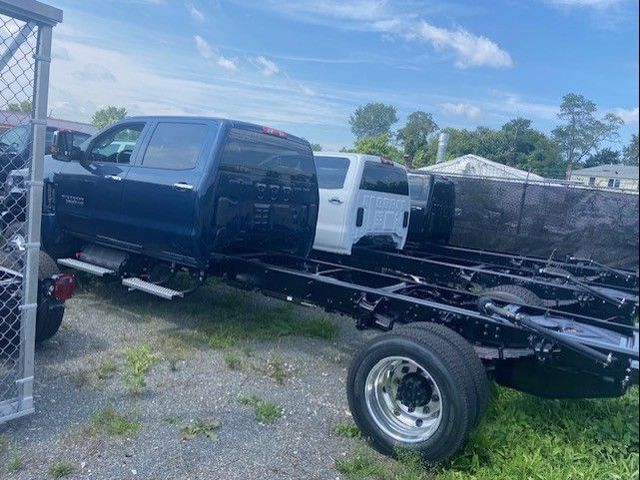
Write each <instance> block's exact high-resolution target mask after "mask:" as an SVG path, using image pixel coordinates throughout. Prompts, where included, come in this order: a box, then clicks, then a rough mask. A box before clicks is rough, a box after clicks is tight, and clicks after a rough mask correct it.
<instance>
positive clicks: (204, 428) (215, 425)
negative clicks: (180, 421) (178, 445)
mask: <svg viewBox="0 0 640 480" xmlns="http://www.w3.org/2000/svg"><path fill="white" fill-rule="evenodd" d="M219 428H220V423H219V422H214V421H204V420H200V419H199V418H197V419H195V420H194V421H192V422H191V423H189V425H187V426H185V427H182V429H181V430H180V432H181V433H182V439H183V440H192V439H194V438H196V437H197V436H198V435H204V436H205V437H207V438H208V439H209V440H211V441H212V442H217V441H218V440H219V438H218V434H217V433H216V431H217V430H218V429H219Z"/></svg>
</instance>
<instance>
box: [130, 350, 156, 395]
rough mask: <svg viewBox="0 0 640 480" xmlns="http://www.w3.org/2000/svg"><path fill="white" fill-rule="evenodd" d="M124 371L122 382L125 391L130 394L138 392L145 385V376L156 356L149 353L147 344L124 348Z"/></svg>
mask: <svg viewBox="0 0 640 480" xmlns="http://www.w3.org/2000/svg"><path fill="white" fill-rule="evenodd" d="M124 353H125V358H126V362H125V373H124V382H125V384H126V386H127V391H128V392H129V393H131V394H138V393H140V391H141V390H142V389H143V388H145V387H146V386H147V382H146V376H147V373H149V370H150V369H151V367H152V366H153V364H154V363H156V362H157V360H158V357H157V356H156V355H154V354H153V353H151V350H150V349H149V347H148V346H147V345H139V346H137V347H131V348H127V349H126V350H125V352H124Z"/></svg>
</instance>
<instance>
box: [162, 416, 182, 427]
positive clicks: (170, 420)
mask: <svg viewBox="0 0 640 480" xmlns="http://www.w3.org/2000/svg"><path fill="white" fill-rule="evenodd" d="M164 420H165V422H167V423H168V424H169V425H175V424H176V423H178V420H180V419H179V418H178V416H177V415H169V416H167V417H165V419H164Z"/></svg>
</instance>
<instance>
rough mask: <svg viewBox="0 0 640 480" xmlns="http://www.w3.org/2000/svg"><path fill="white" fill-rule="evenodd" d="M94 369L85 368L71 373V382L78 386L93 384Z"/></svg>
mask: <svg viewBox="0 0 640 480" xmlns="http://www.w3.org/2000/svg"><path fill="white" fill-rule="evenodd" d="M92 373H93V372H92V370H91V369H88V368H83V369H80V370H77V371H75V372H73V373H72V374H71V382H72V383H73V385H74V386H75V387H76V388H84V387H87V386H89V385H90V384H91V380H92V376H93V375H92Z"/></svg>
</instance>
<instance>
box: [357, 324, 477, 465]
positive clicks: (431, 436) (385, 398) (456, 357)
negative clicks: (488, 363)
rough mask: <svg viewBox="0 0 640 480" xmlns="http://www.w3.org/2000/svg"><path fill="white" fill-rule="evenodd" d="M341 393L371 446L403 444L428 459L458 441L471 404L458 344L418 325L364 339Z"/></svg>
mask: <svg viewBox="0 0 640 480" xmlns="http://www.w3.org/2000/svg"><path fill="white" fill-rule="evenodd" d="M347 398H348V401H349V407H350V409H351V413H352V415H353V419H354V421H355V422H356V424H357V425H358V427H359V428H360V430H361V431H362V433H363V435H364V437H365V438H367V439H368V440H369V442H371V444H372V445H373V447H374V448H376V449H377V450H378V451H380V452H381V453H384V454H386V455H393V454H394V453H395V452H396V448H397V447H402V448H409V449H412V450H415V451H417V452H419V453H420V454H421V455H422V457H423V458H424V460H425V461H426V462H428V463H432V464H433V463H439V462H442V461H445V460H447V459H448V458H450V457H451V456H452V455H453V454H455V453H456V452H457V451H458V450H459V449H460V448H461V447H462V446H463V444H464V442H465V441H466V439H467V437H468V434H469V431H470V429H471V424H472V422H473V419H474V416H475V412H476V410H477V405H476V404H475V402H476V398H475V394H473V392H472V393H471V394H470V393H469V380H468V377H467V376H465V365H464V363H463V359H462V356H461V355H460V353H459V352H458V350H457V349H454V348H451V345H450V344H449V343H448V342H447V341H445V340H443V339H442V338H441V337H439V336H438V335H435V334H433V333H432V332H430V331H427V330H419V329H412V330H406V331H404V332H402V333H387V334H384V335H379V336H378V337H376V338H374V339H372V340H371V341H369V342H368V343H367V344H365V345H364V347H363V348H362V349H361V350H360V352H359V353H358V354H357V355H356V356H355V357H354V359H353V361H352V363H351V366H350V368H349V374H348V377H347Z"/></svg>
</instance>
